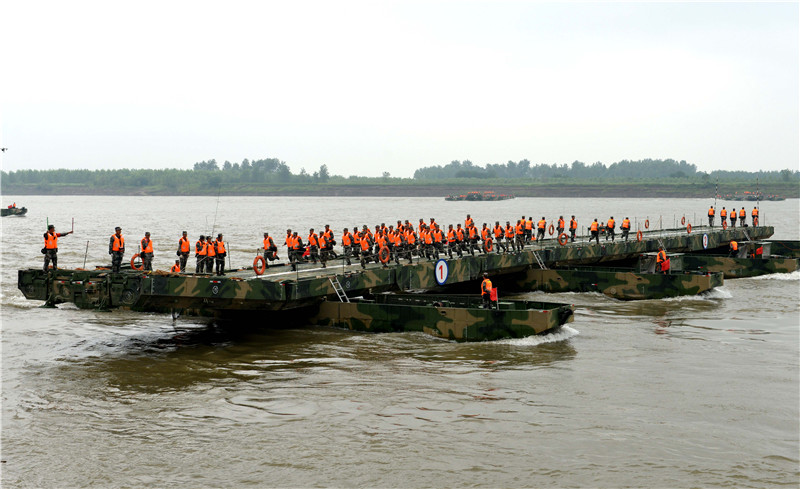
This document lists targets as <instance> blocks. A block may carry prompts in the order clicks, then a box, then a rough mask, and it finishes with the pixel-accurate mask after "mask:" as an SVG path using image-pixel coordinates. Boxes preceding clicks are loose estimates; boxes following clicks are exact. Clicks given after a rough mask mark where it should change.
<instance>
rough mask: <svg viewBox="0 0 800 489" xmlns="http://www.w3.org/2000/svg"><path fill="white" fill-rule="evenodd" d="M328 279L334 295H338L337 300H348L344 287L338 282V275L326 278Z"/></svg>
mask: <svg viewBox="0 0 800 489" xmlns="http://www.w3.org/2000/svg"><path fill="white" fill-rule="evenodd" d="M328 280H330V281H331V285H333V290H334V292H336V295H338V296H339V300H340V301H342V302H350V298H349V297H347V294H346V293H345V291H344V288H342V284H341V283H339V277H338V276H337V275H334V276H333V277H330V278H328Z"/></svg>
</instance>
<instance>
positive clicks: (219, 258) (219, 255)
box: [214, 233, 267, 275]
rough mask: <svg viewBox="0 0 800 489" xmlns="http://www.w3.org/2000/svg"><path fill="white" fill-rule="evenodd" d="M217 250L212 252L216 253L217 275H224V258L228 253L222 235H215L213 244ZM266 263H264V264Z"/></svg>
mask: <svg viewBox="0 0 800 489" xmlns="http://www.w3.org/2000/svg"><path fill="white" fill-rule="evenodd" d="M215 244H216V246H217V249H216V250H214V251H215V252H216V262H217V263H216V264H217V275H225V257H226V256H228V251H227V250H226V249H225V241H223V240H222V233H219V234H218V235H217V242H216V243H215ZM264 263H265V264H266V263H267V262H266V261H265V262H264Z"/></svg>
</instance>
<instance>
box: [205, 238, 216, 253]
mask: <svg viewBox="0 0 800 489" xmlns="http://www.w3.org/2000/svg"><path fill="white" fill-rule="evenodd" d="M206 254H207V255H208V256H216V254H217V251H216V248H215V246H214V242H213V241H206Z"/></svg>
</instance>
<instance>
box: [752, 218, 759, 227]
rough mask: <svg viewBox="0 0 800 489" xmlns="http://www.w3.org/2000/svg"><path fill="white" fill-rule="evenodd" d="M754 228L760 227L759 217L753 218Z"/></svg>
mask: <svg viewBox="0 0 800 489" xmlns="http://www.w3.org/2000/svg"><path fill="white" fill-rule="evenodd" d="M753 226H758V216H756V217H754V218H753Z"/></svg>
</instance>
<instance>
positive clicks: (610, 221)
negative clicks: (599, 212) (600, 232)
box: [607, 219, 614, 229]
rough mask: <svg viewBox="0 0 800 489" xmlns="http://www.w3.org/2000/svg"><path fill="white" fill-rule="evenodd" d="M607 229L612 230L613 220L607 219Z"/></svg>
mask: <svg viewBox="0 0 800 489" xmlns="http://www.w3.org/2000/svg"><path fill="white" fill-rule="evenodd" d="M607 227H609V228H611V229H614V220H613V219H609V220H608V225H607Z"/></svg>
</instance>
